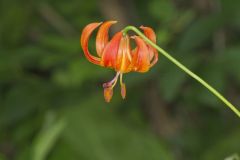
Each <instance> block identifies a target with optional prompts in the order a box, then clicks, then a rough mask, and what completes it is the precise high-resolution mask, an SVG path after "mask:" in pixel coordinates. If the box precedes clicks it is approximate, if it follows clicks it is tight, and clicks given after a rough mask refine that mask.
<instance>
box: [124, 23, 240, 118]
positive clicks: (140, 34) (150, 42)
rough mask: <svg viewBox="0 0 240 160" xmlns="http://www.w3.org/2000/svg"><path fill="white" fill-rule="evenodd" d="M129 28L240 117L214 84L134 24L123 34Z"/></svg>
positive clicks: (239, 113) (237, 111)
mask: <svg viewBox="0 0 240 160" xmlns="http://www.w3.org/2000/svg"><path fill="white" fill-rule="evenodd" d="M129 30H132V31H134V32H136V33H137V34H138V35H139V36H140V37H142V38H143V39H144V40H145V41H146V42H147V43H148V44H150V45H151V46H153V47H154V48H156V49H157V50H158V51H159V52H160V53H162V54H163V55H164V56H165V57H166V58H167V59H169V60H170V61H171V62H173V63H174V64H175V65H177V66H178V67H179V68H181V69H182V70H183V71H184V72H186V73H187V74H188V75H189V76H191V77H192V78H194V79H195V80H197V81H198V82H199V83H201V84H202V85H203V86H205V87H206V88H207V89H208V90H209V91H210V92H212V93H213V94H214V95H215V96H216V97H218V98H219V99H220V100H221V101H222V102H223V103H225V104H226V105H227V106H228V107H229V108H230V109H231V110H232V111H233V112H234V113H235V114H236V115H237V116H238V117H239V118H240V112H239V110H238V109H237V108H236V107H235V106H234V105H232V104H231V103H230V102H229V101H228V100H227V99H226V98H224V96H223V95H221V94H220V93H219V92H218V91H217V90H216V89H214V88H213V87H212V86H210V85H209V84H208V83H207V82H206V81H204V80H203V79H202V78H200V77H199V76H198V75H196V74H195V73H193V72H192V71H191V70H189V69H188V68H187V67H185V66H184V65H183V64H181V63H180V62H179V61H178V60H176V59H175V58H174V57H172V56H171V55H170V54H168V53H167V52H166V51H164V50H163V49H162V48H160V47H159V46H158V45H156V44H155V43H153V42H152V41H151V40H149V39H148V38H147V37H146V36H145V35H144V34H143V33H142V32H141V31H139V30H138V29H137V28H136V27H134V26H127V27H126V28H124V29H123V34H124V35H126V34H127V32H128V31H129Z"/></svg>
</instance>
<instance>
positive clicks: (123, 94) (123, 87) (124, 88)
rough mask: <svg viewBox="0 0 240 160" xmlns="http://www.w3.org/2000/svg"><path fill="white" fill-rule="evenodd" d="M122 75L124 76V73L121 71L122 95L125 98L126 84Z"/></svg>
mask: <svg viewBox="0 0 240 160" xmlns="http://www.w3.org/2000/svg"><path fill="white" fill-rule="evenodd" d="M122 77H123V74H122V73H121V74H120V85H121V96H122V98H123V99H125V97H126V85H125V83H123V80H122Z"/></svg>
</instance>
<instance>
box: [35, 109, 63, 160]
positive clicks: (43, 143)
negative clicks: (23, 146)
mask: <svg viewBox="0 0 240 160" xmlns="http://www.w3.org/2000/svg"><path fill="white" fill-rule="evenodd" d="M52 118H53V117H52V115H51V114H50V115H49V117H47V119H46V122H45V125H46V126H43V128H42V130H41V132H40V133H39V134H38V136H37V137H36V138H35V140H34V143H33V155H32V159H33V160H45V159H46V157H47V155H48V154H49V152H50V151H51V150H52V148H53V146H54V144H56V142H57V140H58V138H59V136H60V134H61V133H62V131H63V129H64V127H65V121H64V120H63V119H61V120H58V121H53V120H51V119H52ZM49 119H50V120H49ZM52 121H53V122H52Z"/></svg>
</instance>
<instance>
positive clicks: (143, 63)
mask: <svg viewBox="0 0 240 160" xmlns="http://www.w3.org/2000/svg"><path fill="white" fill-rule="evenodd" d="M132 38H133V39H134V40H135V41H136V44H137V47H136V49H135V51H134V52H135V53H133V57H134V61H133V63H134V64H133V70H134V71H137V72H146V71H148V70H149V68H150V59H149V50H148V47H147V45H146V43H145V42H144V41H143V39H142V38H140V37H139V36H133V37H132Z"/></svg>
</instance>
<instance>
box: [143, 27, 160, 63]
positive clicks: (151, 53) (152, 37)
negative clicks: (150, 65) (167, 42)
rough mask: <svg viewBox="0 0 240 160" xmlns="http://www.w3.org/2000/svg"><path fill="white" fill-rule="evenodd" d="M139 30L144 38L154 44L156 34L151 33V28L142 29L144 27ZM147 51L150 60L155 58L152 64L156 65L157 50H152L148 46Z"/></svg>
mask: <svg viewBox="0 0 240 160" xmlns="http://www.w3.org/2000/svg"><path fill="white" fill-rule="evenodd" d="M140 28H141V29H142V30H143V32H144V34H145V36H146V37H147V38H148V39H150V40H151V41H152V42H153V43H156V34H155V32H154V31H153V29H152V28H150V27H144V26H140ZM147 46H148V49H149V56H150V60H152V59H153V57H154V56H155V58H154V60H153V62H154V64H155V63H156V61H157V60H158V53H157V50H156V49H155V48H153V47H152V46H151V45H148V44H147Z"/></svg>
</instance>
